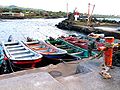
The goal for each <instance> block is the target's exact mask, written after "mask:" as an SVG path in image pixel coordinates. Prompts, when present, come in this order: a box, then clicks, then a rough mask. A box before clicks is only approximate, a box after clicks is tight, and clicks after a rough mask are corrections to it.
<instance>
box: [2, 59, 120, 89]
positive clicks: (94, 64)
mask: <svg viewBox="0 0 120 90" xmlns="http://www.w3.org/2000/svg"><path fill="white" fill-rule="evenodd" d="M102 64H103V58H101V59H94V60H88V59H84V60H83V61H80V63H78V62H75V61H72V62H68V63H60V64H58V65H52V64H51V65H49V66H46V67H42V68H36V69H30V70H24V71H19V72H15V73H11V74H7V75H1V76H0V89H1V90H120V67H115V68H114V69H111V70H110V74H111V75H112V79H103V77H102V76H101V75H100V74H99V72H100V71H101V65H102ZM77 70H79V71H81V70H82V71H81V72H80V73H79V74H76V71H77ZM85 70H88V71H87V72H86V71H85ZM51 71H58V72H61V75H60V76H59V75H58V77H55V78H53V77H52V76H51V75H50V74H51V73H50V72H51ZM84 71H85V73H84ZM53 74H56V73H53ZM56 75H57V74H56Z"/></svg>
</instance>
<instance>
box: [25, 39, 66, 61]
mask: <svg viewBox="0 0 120 90" xmlns="http://www.w3.org/2000/svg"><path fill="white" fill-rule="evenodd" d="M23 43H24V44H25V45H26V46H27V47H29V48H30V49H32V50H34V51H36V52H37V53H40V54H42V55H43V56H44V57H46V58H50V59H60V58H62V57H64V56H65V55H66V54H67V51H66V50H62V49H59V48H56V47H55V46H53V45H51V44H49V43H46V42H44V41H37V40H35V41H30V42H23Z"/></svg>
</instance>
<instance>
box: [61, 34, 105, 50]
mask: <svg viewBox="0 0 120 90" xmlns="http://www.w3.org/2000/svg"><path fill="white" fill-rule="evenodd" d="M60 38H61V37H60ZM61 39H63V40H65V41H67V42H69V43H71V44H73V45H76V46H79V47H80V48H84V49H88V46H89V44H90V43H91V42H92V43H94V46H93V47H94V48H93V49H94V50H95V49H97V48H99V47H101V46H104V39H102V38H92V37H89V36H88V37H87V36H86V38H84V37H83V38H81V37H77V36H76V37H75V36H67V37H62V38H61Z"/></svg>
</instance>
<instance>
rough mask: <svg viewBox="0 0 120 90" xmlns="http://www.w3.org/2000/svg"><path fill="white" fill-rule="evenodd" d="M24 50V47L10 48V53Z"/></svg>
mask: <svg viewBox="0 0 120 90" xmlns="http://www.w3.org/2000/svg"><path fill="white" fill-rule="evenodd" d="M22 49H25V48H24V47H18V48H8V50H9V51H15V50H22Z"/></svg>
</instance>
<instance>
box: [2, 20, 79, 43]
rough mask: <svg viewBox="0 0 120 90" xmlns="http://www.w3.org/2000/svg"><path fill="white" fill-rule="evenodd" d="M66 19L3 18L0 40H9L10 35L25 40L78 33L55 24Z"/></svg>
mask: <svg viewBox="0 0 120 90" xmlns="http://www.w3.org/2000/svg"><path fill="white" fill-rule="evenodd" d="M64 19H65V18H59V19H16V20H8V19H5V20H4V19H3V20H1V21H0V41H7V40H8V37H9V36H10V35H12V39H13V40H22V41H24V40H26V38H27V37H30V38H34V39H37V40H45V39H47V38H48V37H50V36H51V37H53V38H57V37H59V36H61V35H66V34H77V32H75V31H64V30H61V29H58V28H57V27H56V26H55V24H58V23H59V22H61V21H62V20H64Z"/></svg>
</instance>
